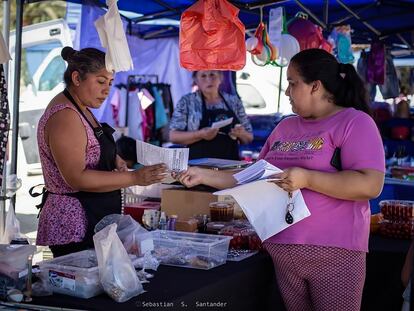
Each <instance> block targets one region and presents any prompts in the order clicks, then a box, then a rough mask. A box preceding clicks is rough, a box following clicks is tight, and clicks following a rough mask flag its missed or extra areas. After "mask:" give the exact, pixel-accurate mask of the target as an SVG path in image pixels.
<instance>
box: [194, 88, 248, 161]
mask: <svg viewBox="0 0 414 311" xmlns="http://www.w3.org/2000/svg"><path fill="white" fill-rule="evenodd" d="M200 95H201V101H202V109H203V110H202V115H203V117H202V119H201V121H200V127H199V128H200V129H202V128H205V127H209V126H211V124H212V123H213V122H216V121H221V120H225V119H228V118H233V122H232V123H231V124H229V125H227V126H225V127H222V128H220V130H219V133H218V134H217V136H216V137H214V139H212V140H204V139H203V140H200V141H197V142H195V143H193V144H191V145H188V147H189V148H190V155H189V159H199V158H220V159H229V160H239V159H240V158H239V143H238V141H237V140H236V139H232V138H231V137H230V136H229V135H228V134H229V132H230V130H231V129H232V128H233V127H234V126H235V125H236V124H238V123H240V121H239V119H238V118H237V116H236V114H235V113H234V112H233V110H232V109H231V108H230V107H229V105H228V104H227V102H226V100H225V99H224V97H223V96H222V95H221V94H220V96H221V98H222V100H223V103H224V105H225V106H226V108H227V110H226V109H207V106H206V102H205V99H204V96H203V94H202V93H201V94H200Z"/></svg>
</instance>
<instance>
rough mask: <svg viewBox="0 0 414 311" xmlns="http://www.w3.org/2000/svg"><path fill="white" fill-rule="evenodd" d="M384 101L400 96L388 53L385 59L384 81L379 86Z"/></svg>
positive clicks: (395, 73)
mask: <svg viewBox="0 0 414 311" xmlns="http://www.w3.org/2000/svg"><path fill="white" fill-rule="evenodd" d="M379 89H380V91H381V94H382V97H384V99H388V98H395V97H398V95H399V94H400V86H399V84H398V77H397V71H396V70H395V67H394V61H393V59H392V56H391V53H390V52H389V51H388V52H387V55H386V57H385V80H384V84H383V85H380V86H379Z"/></svg>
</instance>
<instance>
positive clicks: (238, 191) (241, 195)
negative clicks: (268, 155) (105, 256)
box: [214, 160, 310, 241]
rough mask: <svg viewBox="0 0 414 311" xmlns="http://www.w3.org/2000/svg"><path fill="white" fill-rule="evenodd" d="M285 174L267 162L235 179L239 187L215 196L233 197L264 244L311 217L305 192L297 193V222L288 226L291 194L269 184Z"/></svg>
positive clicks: (294, 200) (253, 167)
mask: <svg viewBox="0 0 414 311" xmlns="http://www.w3.org/2000/svg"><path fill="white" fill-rule="evenodd" d="M281 172H282V170H281V169H279V168H277V167H276V166H274V165H272V164H270V163H269V162H267V161H266V160H260V161H257V162H256V163H254V164H252V165H251V166H249V167H248V168H246V169H244V170H243V171H241V172H239V173H237V174H234V175H233V177H234V178H235V179H236V180H237V182H238V185H237V186H236V187H233V188H229V189H224V190H221V191H217V192H215V193H214V194H215V195H231V196H232V197H233V198H234V199H235V200H236V201H237V203H238V204H239V205H240V207H241V208H242V210H243V212H244V214H245V215H246V217H247V219H248V220H249V222H250V224H251V225H252V226H253V228H254V229H255V230H256V233H257V234H258V236H259V237H260V239H261V240H262V241H264V240H266V239H268V238H270V237H271V236H273V235H275V234H277V233H279V232H280V231H283V230H285V229H286V228H288V227H290V226H294V225H295V224H296V223H298V222H299V221H301V220H302V219H304V218H306V217H309V216H310V211H309V209H308V207H307V205H306V203H305V200H304V199H303V196H302V192H301V191H300V190H296V191H293V193H292V195H293V197H292V202H293V203H294V205H295V208H294V210H293V211H292V212H291V214H292V216H293V220H294V222H293V224H288V223H286V221H285V216H286V206H287V204H288V203H290V202H291V201H290V200H289V197H288V193H287V192H286V191H284V190H283V189H282V188H280V187H279V186H277V185H276V184H274V183H272V182H269V180H277V178H269V177H270V176H272V175H274V174H277V173H281Z"/></svg>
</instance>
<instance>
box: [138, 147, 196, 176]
mask: <svg viewBox="0 0 414 311" xmlns="http://www.w3.org/2000/svg"><path fill="white" fill-rule="evenodd" d="M136 142H137V162H138V163H140V164H142V165H154V164H159V163H164V164H165V165H167V168H168V170H169V171H174V172H181V171H185V170H187V168H188V155H189V149H188V148H163V147H158V146H154V145H151V144H148V143H145V142H143V141H140V140H137V141H136Z"/></svg>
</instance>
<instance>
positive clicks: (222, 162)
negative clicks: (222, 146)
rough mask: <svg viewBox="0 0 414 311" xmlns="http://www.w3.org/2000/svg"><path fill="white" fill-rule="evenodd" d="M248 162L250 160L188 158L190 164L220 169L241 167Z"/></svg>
mask: <svg viewBox="0 0 414 311" xmlns="http://www.w3.org/2000/svg"><path fill="white" fill-rule="evenodd" d="M248 164H249V162H246V161H237V160H228V159H218V158H199V159H192V160H188V165H190V166H203V167H208V168H215V169H219V170H220V169H231V168H241V167H244V166H246V165H248Z"/></svg>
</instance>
